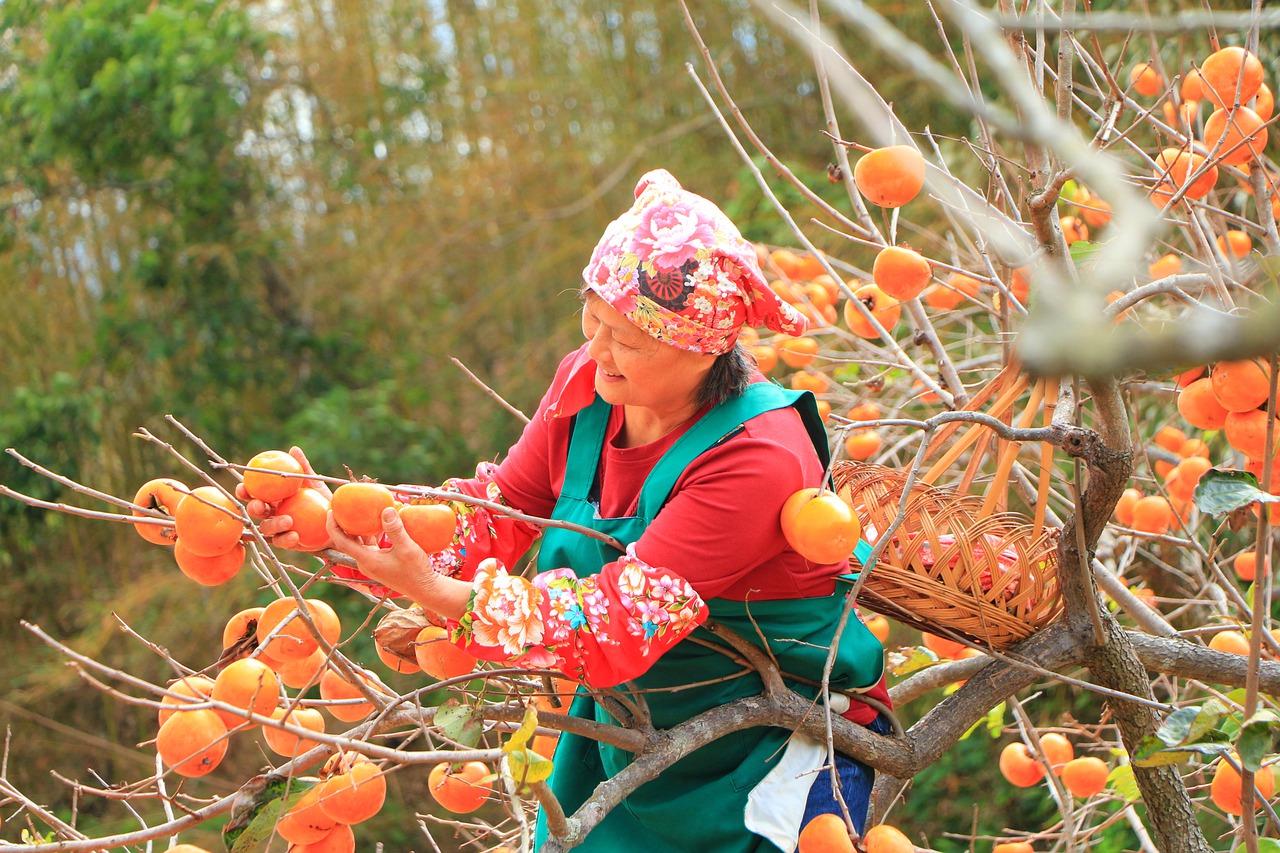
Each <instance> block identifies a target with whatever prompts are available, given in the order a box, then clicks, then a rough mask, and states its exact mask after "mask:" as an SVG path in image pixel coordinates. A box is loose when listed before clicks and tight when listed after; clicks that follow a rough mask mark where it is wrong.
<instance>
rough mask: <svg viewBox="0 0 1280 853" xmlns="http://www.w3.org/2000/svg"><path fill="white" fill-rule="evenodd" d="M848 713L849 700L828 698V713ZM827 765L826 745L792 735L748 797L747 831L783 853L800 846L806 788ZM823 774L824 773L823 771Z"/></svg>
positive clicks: (803, 736) (835, 695)
mask: <svg viewBox="0 0 1280 853" xmlns="http://www.w3.org/2000/svg"><path fill="white" fill-rule="evenodd" d="M847 710H849V698H848V697H847V696H842V695H841V694H839V693H832V694H831V713H833V714H843V713H844V712H845V711H847ZM826 763H827V747H826V744H823V743H819V742H818V741H816V740H814V739H813V738H811V737H809V736H808V735H806V734H801V733H800V732H794V733H793V734H792V735H791V738H790V739H789V740H788V741H787V748H786V749H785V750H783V752H782V757H781V758H780V759H778V763H777V765H776V766H775V767H774V768H773V769H772V770H770V771H769V773H768V775H766V776H765V777H764V778H763V779H761V780H760V784H758V785H756V786H755V787H754V788H752V789H751V793H750V794H749V795H748V796H747V808H746V812H745V815H744V817H745V820H746V825H747V829H749V830H751V831H752V832H754V833H756V834H757V835H762V836H764V837H765V838H767V839H769V840H770V841H772V842H773V843H774V844H776V845H777V846H778V848H779V849H780V850H784V851H786V853H792V851H794V850H795V849H796V845H797V844H798V843H799V838H800V830H801V829H803V827H802V826H800V822H801V821H802V820H804V807H805V805H806V804H807V803H808V802H809V788H810V787H811V786H812V785H813V780H814V777H815V776H816V775H817V771H818V768H820V767H822V766H823V765H824V764H826ZM824 772H825V771H824Z"/></svg>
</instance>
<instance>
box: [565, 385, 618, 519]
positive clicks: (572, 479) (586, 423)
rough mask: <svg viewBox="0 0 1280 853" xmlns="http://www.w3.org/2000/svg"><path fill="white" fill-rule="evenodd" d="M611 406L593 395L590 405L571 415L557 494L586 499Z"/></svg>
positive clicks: (594, 477) (594, 474) (594, 475)
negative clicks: (566, 455)
mask: <svg viewBox="0 0 1280 853" xmlns="http://www.w3.org/2000/svg"><path fill="white" fill-rule="evenodd" d="M612 409H613V407H612V406H610V405H609V404H608V403H606V402H605V401H604V398H602V397H601V396H600V395H598V394H597V395H596V398H595V401H594V402H593V403H592V404H591V405H590V406H587V407H586V408H585V409H583V410H582V411H580V412H578V414H577V415H575V416H574V419H573V434H572V435H571V436H570V438H569V464H568V467H566V468H565V472H564V485H563V486H562V487H561V489H560V495H561V497H566V498H575V499H577V500H580V501H585V500H587V497H588V495H589V493H590V492H591V484H592V483H593V482H595V479H596V471H597V469H598V468H599V466H600V452H601V451H602V450H603V449H604V434H605V432H606V430H607V428H608V425H609V414H610V412H611V411H612Z"/></svg>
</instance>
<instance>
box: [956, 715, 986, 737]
mask: <svg viewBox="0 0 1280 853" xmlns="http://www.w3.org/2000/svg"><path fill="white" fill-rule="evenodd" d="M980 725H982V719H978V720H975V721H974V723H973V725H972V726H969V728H967V729H965V732H964V734H962V735H960V740H967V739H968V737H969V735H971V734H973V733H974V732H976V731H977V730H978V726H980Z"/></svg>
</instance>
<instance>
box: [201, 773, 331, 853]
mask: <svg viewBox="0 0 1280 853" xmlns="http://www.w3.org/2000/svg"><path fill="white" fill-rule="evenodd" d="M311 787H313V786H312V785H308V784H299V780H298V779H296V778H295V779H293V780H292V781H290V780H287V779H276V780H274V781H272V782H270V783H268V784H267V786H266V787H265V788H263V789H262V790H261V791H260V792H258V793H256V794H251V795H249V797H250V799H249V801H247V802H245V803H239V802H237V804H236V805H235V806H234V807H233V810H232V819H231V820H230V821H228V822H227V825H226V826H225V827H224V828H223V830H222V843H223V844H224V845H226V848H227V850H228V851H229V853H264V851H266V849H267V845H268V844H269V843H270V841H271V839H272V837H273V835H274V834H275V827H276V823H277V822H278V821H279V820H280V817H281V816H282V815H283V814H284V813H285V812H286V811H288V810H289V809H291V808H293V806H294V804H295V803H297V802H298V800H300V799H302V795H303V794H305V793H306V792H307V791H308V790H309V789H310V788H311ZM286 789H287V790H288V792H289V794H288V796H287V797H286V796H284V792H285V790H286Z"/></svg>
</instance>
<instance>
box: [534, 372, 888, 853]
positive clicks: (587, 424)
mask: <svg viewBox="0 0 1280 853" xmlns="http://www.w3.org/2000/svg"><path fill="white" fill-rule="evenodd" d="M786 406H794V407H795V408H796V409H797V410H798V411H799V413H800V415H801V417H802V419H803V421H804V424H805V427H806V429H807V430H808V432H809V437H810V439H811V440H812V442H813V446H814V449H815V450H816V451H817V453H818V456H819V458H820V459H821V460H822V462H823V466H824V468H825V466H826V462H827V460H828V458H829V457H828V451H827V437H826V431H825V430H824V428H823V425H822V421H821V418H820V417H819V416H818V409H817V405H816V403H815V401H814V397H813V395H812V394H811V393H809V392H808V391H803V392H797V391H786V390H784V389H782V388H781V387H779V386H777V385H774V384H773V383H769V382H758V383H754V384H752V385H750V386H748V388H747V390H746V391H745V392H744V393H743V394H742V395H740V396H737V397H734V398H731V399H729V400H726V401H725V402H723V403H721V404H720V405H718V406H716V407H715V408H713V409H711V410H710V411H708V412H707V413H706V414H705V415H703V416H702V418H700V419H699V420H698V422H697V423H695V424H694V425H693V426H692V427H690V428H689V430H688V431H687V432H685V434H684V435H682V436H681V437H680V438H679V439H678V440H677V441H676V442H675V444H673V445H672V446H671V448H670V449H668V450H667V452H666V453H665V454H664V455H663V456H662V458H661V459H659V460H658V462H657V464H656V465H655V466H654V468H653V470H652V471H651V472H650V473H649V476H648V477H647V478H646V479H645V482H644V485H643V486H642V487H641V491H640V500H639V504H638V507H637V514H636V515H634V516H630V517H624V518H601V517H600V515H599V513H598V504H596V503H593V502H592V501H591V495H592V487H593V485H594V481H595V478H596V471H597V469H598V467H599V463H600V458H601V451H602V450H603V449H604V438H605V430H606V427H607V425H608V420H609V414H610V410H611V407H610V405H609V404H608V403H606V402H605V401H604V400H602V399H601V398H600V397H599V396H597V397H596V399H595V402H594V403H593V404H592V405H591V406H589V407H587V408H585V409H583V410H582V411H581V412H579V413H578V414H577V415H576V416H575V420H574V425H573V433H572V437H571V438H570V442H569V458H568V466H567V468H566V471H565V478H564V487H563V489H562V490H561V495H560V499H559V500H558V501H557V503H556V506H555V510H554V511H553V512H552V516H551V517H552V518H557V519H564V520H566V521H572V522H575V523H577V524H580V525H583V526H585V527H590V528H592V529H594V530H598V531H600V532H602V533H607V534H609V535H610V536H613V537H614V538H615V539H617V540H618V541H620V542H621V543H622V544H623V545H624V546H625V545H629V544H630V543H632V542H635V541H636V540H637V539H639V538H640V536H641V534H643V533H644V530H645V528H646V527H647V526H648V524H649V523H650V521H652V520H653V518H654V517H655V516H656V515H657V514H658V511H659V510H660V509H661V508H662V506H663V504H664V503H666V500H667V498H668V496H669V495H670V493H671V489H672V487H673V486H674V485H675V483H676V481H677V480H678V479H679V477H680V475H681V474H682V473H683V472H684V470H685V468H686V467H688V465H689V464H690V463H691V462H692V461H693V460H694V459H696V458H697V457H698V456H699V455H700V454H701V453H702V452H703V451H705V450H707V449H708V448H711V447H713V446H715V445H716V444H718V443H720V442H721V441H723V440H724V439H726V438H728V437H729V436H730V435H732V434H734V433H736V432H738V431H739V430H740V429H741V426H742V424H743V423H744V422H746V421H748V420H750V419H751V418H753V417H755V416H756V415H759V414H762V413H764V412H768V411H772V410H775V409H781V408H784V407H786ZM744 497H745V498H747V499H749V496H744ZM860 544H862V543H860ZM620 556H621V553H620V552H618V551H616V550H615V549H613V548H612V547H610V546H609V545H606V544H605V543H603V542H601V541H600V540H598V539H592V538H589V537H587V536H583V535H582V534H580V533H574V532H572V531H568V530H564V529H561V528H554V527H548V528H546V529H544V531H543V534H542V544H541V550H540V552H539V554H538V569H539V571H547V570H550V569H555V568H562V567H565V566H567V567H569V568H572V569H573V570H574V572H575V573H576V574H577V575H578V576H580V577H581V576H586V575H590V574H595V573H597V572H599V571H600V569H601V568H602V567H603V566H604V565H605V564H606V563H608V562H612V561H613V560H616V559H618V558H619V557H620ZM671 568H672V569H674V570H676V571H679V568H680V567H679V566H672V567H671ZM707 605H708V607H709V609H710V618H712V619H714V620H715V621H716V622H718V623H720V624H722V625H725V626H727V627H729V628H732V629H733V630H734V631H737V632H738V634H740V635H741V636H743V637H746V638H748V639H750V640H751V641H753V642H755V641H756V640H757V634H756V628H755V627H754V626H753V625H752V621H754V622H755V624H756V625H758V626H759V629H760V632H761V633H763V635H764V636H765V637H768V638H770V640H769V645H770V649H771V650H772V652H773V654H774V656H775V657H776V658H777V660H778V663H779V664H780V666H781V668H782V670H783V671H784V672H787V673H791V674H795V675H799V676H802V677H805V678H808V679H811V680H814V681H820V680H821V678H822V668H823V665H824V663H825V662H826V657H827V649H828V648H829V647H830V643H831V638H832V637H833V636H834V632H835V627H836V624H837V622H838V621H839V618H840V613H841V611H842V609H843V606H844V593H842V592H839V591H837V592H835V593H833V594H832V595H830V596H825V597H822V598H807V599H786V600H774V601H752V602H741V601H729V600H726V599H711V600H709V601H708V602H707ZM748 614H749V615H748ZM695 636H698V637H700V638H701V639H704V640H707V641H710V642H715V643H717V644H719V643H718V641H717V640H716V639H715V637H714V636H713V635H712V634H711V633H710V632H708V631H706V630H705V629H703V628H698V629H697V630H696V632H695ZM777 638H787V640H799V641H800V642H788V641H784V640H779V639H777ZM883 666H884V650H883V649H882V648H881V646H880V643H879V641H878V640H876V638H875V637H874V636H873V635H872V634H871V632H870V631H868V630H867V628H866V627H865V626H863V625H862V623H861V622H860V621H858V620H857V619H854V620H851V621H850V623H849V625H848V626H847V627H846V628H845V631H844V633H843V634H842V636H841V640H840V651H839V654H838V655H837V657H836V661H835V668H834V670H833V671H832V675H831V686H832V687H833V688H836V689H850V688H864V687H868V686H870V685H873V684H875V683H876V682H877V681H879V680H880V675H881V672H882V669H883ZM739 669H740V667H739V666H738V665H737V664H735V663H734V662H733V661H732V660H730V659H729V658H728V657H726V656H724V655H722V654H720V653H719V652H717V651H715V650H714V649H708V648H706V647H704V646H701V645H698V644H696V643H691V642H681V643H678V644H677V645H675V646H674V647H673V648H671V649H670V650H669V651H668V652H667V653H666V654H664V655H663V656H662V657H661V658H659V659H658V660H657V661H656V662H655V663H654V665H653V666H652V668H650V669H649V671H648V672H646V673H645V674H644V675H642V676H641V677H639V678H637V679H635V680H634V681H633V682H632V684H634V685H635V686H637V687H639V688H641V689H646V688H662V687H671V686H676V685H681V684H689V683H691V682H699V681H705V680H711V679H715V678H718V677H720V676H725V675H729V674H730V673H733V672H736V671H737V670H739ZM789 685H790V686H791V687H792V688H793V689H794V690H796V691H797V692H799V693H801V694H803V695H805V696H808V697H813V696H815V695H816V693H817V688H816V687H813V686H811V685H807V684H803V683H798V682H789ZM762 690H763V685H762V684H761V681H760V678H759V676H757V675H755V674H754V673H751V674H748V675H744V676H740V677H738V678H733V679H730V680H727V681H722V682H719V683H716V684H709V685H706V686H701V687H695V688H689V689H685V690H681V691H678V692H659V693H646V694H643V695H644V697H645V699H646V700H647V702H648V704H649V709H650V712H651V714H652V717H653V724H654V726H655V727H656V728H659V729H663V728H670V727H672V726H675V725H677V724H679V723H682V722H684V721H685V720H688V719H689V718H691V717H693V716H695V715H697V714H700V713H702V712H703V711H707V710H709V709H711V708H714V707H716V706H719V705H724V704H727V703H729V702H732V701H734V700H735V699H740V698H743V697H746V696H754V695H757V694H759V693H761V692H762ZM569 713H570V714H572V715H574V716H577V717H581V718H586V719H595V720H597V721H600V722H604V723H616V720H614V719H613V718H612V717H611V716H610V715H609V714H608V713H607V712H606V711H605V710H604V709H603V708H602V707H600V706H599V705H597V704H596V702H595V701H594V700H593V699H592V698H591V696H590V695H588V694H587V693H586V692H585V691H582V690H580V691H579V692H578V695H577V696H576V697H575V699H574V701H573V704H572V706H571V707H570V709H569ZM790 734H791V733H790V731H788V730H786V729H781V728H774V727H758V728H752V729H746V730H744V731H740V732H736V733H734V734H730V735H728V736H726V737H723V738H720V739H719V740H716V741H715V742H713V743H710V744H708V745H706V746H704V747H702V748H701V749H698V750H696V751H695V752H693V753H692V754H690V755H689V756H686V757H685V758H683V759H681V760H680V761H678V762H676V763H675V764H673V765H672V766H671V767H670V768H668V769H667V770H666V771H664V772H663V774H662V776H661V777H659V778H658V779H656V780H654V781H652V782H648V783H646V784H644V785H642V786H641V787H640V788H638V789H637V790H636V791H635V792H634V793H632V794H631V796H629V797H628V798H627V799H626V800H625V801H624V802H623V803H622V804H621V805H620V806H618V807H617V808H615V809H614V810H613V811H612V812H610V813H609V815H608V816H607V817H606V818H605V819H604V820H603V821H601V823H600V824H599V825H597V826H596V828H595V829H593V830H592V831H591V833H590V834H589V835H588V836H587V838H586V841H585V842H584V843H583V844H582V845H581V846H580V847H578V848H577V849H579V850H585V851H606V853H619V851H624V852H625V851H630V850H636V851H646V853H663V851H687V850H694V851H701V853H713V851H714V853H735V851H756V850H772V849H775V848H774V845H773V844H771V843H770V842H769V841H767V840H766V839H764V838H763V837H761V836H759V835H756V834H755V833H753V832H751V831H749V830H748V829H747V828H746V826H745V825H744V822H743V811H744V809H745V807H746V802H747V795H748V794H749V793H750V792H751V789H752V788H753V787H755V785H756V784H757V783H759V782H760V781H761V780H762V779H763V778H764V777H765V775H766V774H767V773H768V772H769V771H770V770H771V769H772V768H773V766H774V765H775V763H776V762H777V760H778V759H779V757H780V756H781V754H782V751H783V748H784V747H785V745H786V741H787V738H788V737H789V736H790ZM630 762H631V753H629V752H626V751H625V750H622V749H619V748H617V747H614V746H609V745H607V744H602V743H599V742H597V741H594V740H591V739H589V738H584V737H580V736H577V735H572V734H568V733H564V734H562V735H561V736H560V742H559V744H558V746H557V747H556V752H555V770H554V771H553V773H552V776H551V780H550V785H551V789H552V790H553V791H554V792H555V794H556V796H557V797H558V798H559V800H560V803H561V805H563V807H564V810H565V813H566V814H573V812H574V811H575V810H576V809H577V808H578V807H579V806H580V805H582V803H583V802H584V801H585V800H586V799H587V798H588V797H589V796H590V795H591V793H592V791H593V790H594V789H595V787H596V785H597V784H599V783H600V782H603V781H604V780H606V779H608V778H610V777H612V776H614V775H616V774H617V773H618V772H619V771H621V770H622V769H623V768H624V767H626V766H627V765H628V764H629V763H630ZM796 784H798V785H799V784H805V782H804V781H803V780H797V782H796ZM546 835H547V827H546V821H545V818H544V816H543V815H541V814H539V817H538V824H537V836H536V842H535V845H534V849H535V850H536V849H540V848H541V846H542V844H543V842H544V841H545V840H546Z"/></svg>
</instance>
